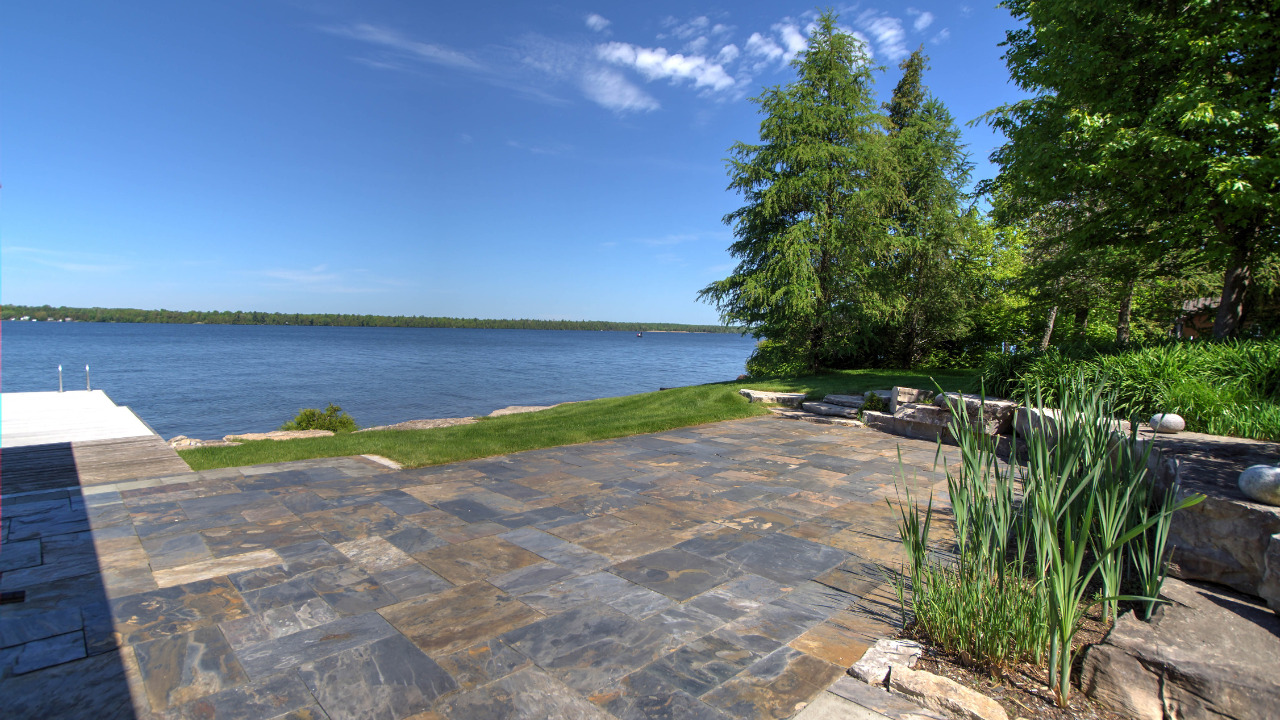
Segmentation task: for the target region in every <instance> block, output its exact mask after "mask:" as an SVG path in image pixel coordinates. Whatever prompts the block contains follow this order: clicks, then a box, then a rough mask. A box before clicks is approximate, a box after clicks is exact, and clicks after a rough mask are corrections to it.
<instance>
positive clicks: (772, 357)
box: [747, 340, 809, 378]
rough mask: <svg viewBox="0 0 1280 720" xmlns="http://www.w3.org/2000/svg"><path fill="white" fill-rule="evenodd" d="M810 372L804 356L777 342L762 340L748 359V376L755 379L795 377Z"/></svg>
mask: <svg viewBox="0 0 1280 720" xmlns="http://www.w3.org/2000/svg"><path fill="white" fill-rule="evenodd" d="M808 372H809V368H808V366H807V365H806V364H805V360H804V356H803V354H802V353H800V352H798V351H796V350H795V349H794V348H793V347H790V346H788V345H786V344H784V343H781V342H778V341H777V340H761V341H760V342H758V343H756V349H755V350H754V351H753V352H752V353H751V357H750V358H747V374H748V375H750V376H751V377H753V378H764V377H794V376H796V375H805V374H807V373H808Z"/></svg>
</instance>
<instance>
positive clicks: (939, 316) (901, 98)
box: [871, 50, 977, 367]
mask: <svg viewBox="0 0 1280 720" xmlns="http://www.w3.org/2000/svg"><path fill="white" fill-rule="evenodd" d="M927 62H928V58H926V57H925V56H924V54H923V52H922V51H921V50H916V51H915V52H914V53H912V54H911V56H910V57H908V58H907V59H905V60H903V61H902V63H901V65H900V66H899V67H900V68H902V71H903V73H902V79H901V80H900V81H899V82H898V85H897V87H895V88H894V91H893V98H892V99H891V100H890V102H888V103H886V104H885V110H887V111H888V113H889V119H890V121H891V126H890V129H889V147H890V149H891V150H892V154H893V157H894V159H895V161H896V163H897V165H898V168H899V174H900V182H901V188H902V197H901V202H900V203H899V204H898V206H897V207H896V208H895V210H894V212H893V214H892V221H893V222H892V226H891V239H890V241H889V243H887V245H885V252H883V253H881V254H879V255H878V256H875V257H872V258H871V261H872V262H873V263H874V264H875V267H876V275H877V276H878V277H877V278H876V280H877V282H874V283H872V287H875V288H877V289H878V290H879V293H880V297H879V298H878V303H879V305H880V307H881V312H882V316H883V319H884V322H883V329H881V330H879V331H878V332H879V334H880V336H881V337H882V338H883V339H884V340H885V341H886V345H887V348H886V350H887V352H886V353H885V355H884V358H883V360H884V361H886V362H888V363H889V364H892V365H895V366H897V367H913V366H915V365H917V364H919V363H920V362H921V361H922V360H923V359H924V358H925V355H926V354H927V353H928V352H929V350H930V349H931V348H934V347H936V346H937V345H938V344H940V343H942V342H945V341H949V340H954V339H956V338H959V337H960V336H962V335H964V334H965V333H966V332H967V331H968V330H970V329H971V327H972V323H971V319H970V313H969V312H968V311H969V309H970V306H971V305H972V303H973V300H974V298H976V296H977V293H975V292H973V288H972V287H971V285H972V284H973V283H971V282H970V280H971V279H973V278H972V277H971V275H972V274H971V273H969V272H968V268H967V267H966V264H965V262H964V259H965V255H966V249H967V248H966V245H965V235H966V230H967V228H966V225H967V223H966V214H967V208H965V207H963V203H964V200H965V194H964V185H965V183H966V182H968V179H969V174H970V172H971V170H972V167H973V166H972V164H971V163H970V162H969V159H968V156H967V155H966V154H965V153H964V147H963V146H962V145H961V144H960V130H959V129H958V128H957V127H956V126H955V122H954V120H953V119H952V117H951V113H950V112H948V111H947V108H946V106H944V105H943V104H942V102H941V101H939V100H938V99H937V98H935V97H933V96H932V95H931V94H930V93H929V92H928V90H927V89H926V88H925V86H924V85H923V82H922V80H923V74H924V71H925V70H926V69H927V65H926V63H927Z"/></svg>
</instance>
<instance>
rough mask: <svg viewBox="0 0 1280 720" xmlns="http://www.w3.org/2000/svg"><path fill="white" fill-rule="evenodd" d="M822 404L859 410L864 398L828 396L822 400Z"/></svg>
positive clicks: (864, 400) (859, 396) (860, 396)
mask: <svg viewBox="0 0 1280 720" xmlns="http://www.w3.org/2000/svg"><path fill="white" fill-rule="evenodd" d="M822 402H824V403H826V404H828V405H843V406H845V407H851V408H861V407H862V404H863V403H864V402H866V398H864V397H863V396H862V395H828V396H826V397H824V398H822Z"/></svg>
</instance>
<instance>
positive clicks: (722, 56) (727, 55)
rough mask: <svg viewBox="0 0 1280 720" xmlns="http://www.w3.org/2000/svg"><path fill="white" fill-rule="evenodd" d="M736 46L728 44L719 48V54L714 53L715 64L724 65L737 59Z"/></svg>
mask: <svg viewBox="0 0 1280 720" xmlns="http://www.w3.org/2000/svg"><path fill="white" fill-rule="evenodd" d="M738 54H739V51H738V46H737V45H734V44H733V43H730V44H728V45H725V46H724V47H722V48H720V52H718V53H716V62H718V63H721V64H724V63H731V62H733V61H734V60H737V59H738Z"/></svg>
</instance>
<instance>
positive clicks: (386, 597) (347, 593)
mask: <svg viewBox="0 0 1280 720" xmlns="http://www.w3.org/2000/svg"><path fill="white" fill-rule="evenodd" d="M299 577H300V579H301V578H305V579H306V581H307V582H308V583H310V585H311V587H312V588H314V589H315V591H316V592H317V593H318V594H319V595H320V597H321V598H323V599H324V601H325V602H326V603H328V604H329V605H331V606H332V607H333V609H335V610H337V611H338V612H339V613H341V614H343V615H359V614H362V613H366V612H369V611H371V610H376V609H378V608H380V607H384V606H386V605H391V604H392V603H395V602H397V601H396V597H395V596H394V595H392V594H391V593H390V592H388V591H387V590H386V588H383V587H382V586H381V585H379V584H378V581H377V580H374V579H373V577H372V576H370V575H369V574H368V573H366V572H365V571H364V570H362V569H360V568H359V566H356V565H334V566H331V567H323V568H319V569H318V570H312V571H310V572H308V573H305V574H303V575H301V576H299Z"/></svg>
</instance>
